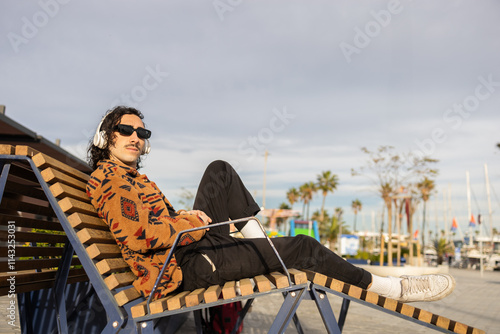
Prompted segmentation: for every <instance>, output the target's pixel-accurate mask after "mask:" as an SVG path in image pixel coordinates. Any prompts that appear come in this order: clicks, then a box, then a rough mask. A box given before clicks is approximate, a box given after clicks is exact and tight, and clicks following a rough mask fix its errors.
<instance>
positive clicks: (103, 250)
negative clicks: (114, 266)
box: [87, 243, 121, 260]
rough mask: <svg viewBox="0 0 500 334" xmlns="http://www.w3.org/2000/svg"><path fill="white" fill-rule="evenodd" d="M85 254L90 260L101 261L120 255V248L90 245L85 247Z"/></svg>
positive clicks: (108, 245) (115, 245)
mask: <svg viewBox="0 0 500 334" xmlns="http://www.w3.org/2000/svg"><path fill="white" fill-rule="evenodd" d="M87 254H89V257H90V258H91V259H96V260H102V259H106V258H110V257H112V258H114V257H117V256H120V255H121V251H120V247H118V245H117V244H114V245H111V244H97V243H95V244H92V245H90V246H89V247H87Z"/></svg>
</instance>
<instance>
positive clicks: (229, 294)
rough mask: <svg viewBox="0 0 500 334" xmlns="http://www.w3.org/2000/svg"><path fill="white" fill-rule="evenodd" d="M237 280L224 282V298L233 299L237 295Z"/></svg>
mask: <svg viewBox="0 0 500 334" xmlns="http://www.w3.org/2000/svg"><path fill="white" fill-rule="evenodd" d="M235 287H236V282H235V281H230V282H226V283H225V284H224V287H223V288H222V298H224V299H231V298H235V297H236V289H235Z"/></svg>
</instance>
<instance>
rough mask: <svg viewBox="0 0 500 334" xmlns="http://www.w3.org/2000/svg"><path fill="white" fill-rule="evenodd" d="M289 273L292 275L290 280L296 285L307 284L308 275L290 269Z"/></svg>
mask: <svg viewBox="0 0 500 334" xmlns="http://www.w3.org/2000/svg"><path fill="white" fill-rule="evenodd" d="M288 273H289V274H290V278H291V279H292V282H293V283H295V284H303V283H307V274H306V273H305V272H303V271H300V270H297V269H293V268H292V269H288Z"/></svg>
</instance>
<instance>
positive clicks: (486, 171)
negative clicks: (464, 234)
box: [484, 164, 495, 254]
mask: <svg viewBox="0 0 500 334" xmlns="http://www.w3.org/2000/svg"><path fill="white" fill-rule="evenodd" d="M484 176H485V178H486V195H487V197H488V215H489V219H488V220H489V221H490V230H491V231H490V232H491V254H493V252H494V250H495V243H494V240H493V211H492V209H491V196H490V179H489V177H488V165H487V164H484Z"/></svg>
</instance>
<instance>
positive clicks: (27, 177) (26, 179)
mask: <svg viewBox="0 0 500 334" xmlns="http://www.w3.org/2000/svg"><path fill="white" fill-rule="evenodd" d="M9 180H13V181H14V182H16V183H21V184H31V185H33V186H35V187H39V186H40V184H39V183H38V179H37V178H36V176H35V173H33V170H32V169H31V167H30V165H28V163H27V162H25V161H15V162H14V161H13V162H12V163H11V165H10V170H9Z"/></svg>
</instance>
